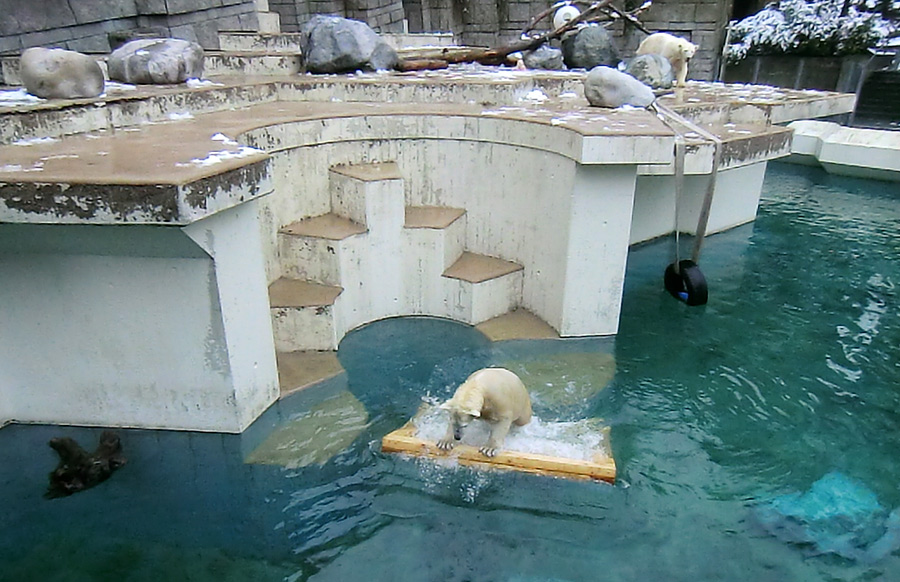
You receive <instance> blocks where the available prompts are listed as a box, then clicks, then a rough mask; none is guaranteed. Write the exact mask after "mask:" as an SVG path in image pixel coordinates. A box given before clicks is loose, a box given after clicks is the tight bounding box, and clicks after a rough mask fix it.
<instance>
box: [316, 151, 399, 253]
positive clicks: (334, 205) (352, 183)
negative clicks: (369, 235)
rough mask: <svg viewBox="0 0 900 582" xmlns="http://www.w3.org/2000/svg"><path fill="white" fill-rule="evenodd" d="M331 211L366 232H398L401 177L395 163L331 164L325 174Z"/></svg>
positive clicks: (392, 234)
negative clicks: (363, 228) (365, 229)
mask: <svg viewBox="0 0 900 582" xmlns="http://www.w3.org/2000/svg"><path fill="white" fill-rule="evenodd" d="M328 182H329V187H330V189H331V210H332V212H334V213H335V214H338V215H340V216H344V217H346V218H349V219H350V220H352V221H354V222H358V223H360V224H365V225H366V226H367V227H368V229H369V231H372V232H387V233H390V234H389V235H390V236H396V235H399V232H400V228H401V227H402V225H403V219H404V213H403V204H404V202H403V199H404V194H403V176H402V175H401V174H400V168H399V167H398V166H397V164H396V162H380V163H371V164H349V165H343V166H334V167H332V168H330V171H329V173H328Z"/></svg>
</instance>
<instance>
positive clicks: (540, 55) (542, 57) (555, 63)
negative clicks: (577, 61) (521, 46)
mask: <svg viewBox="0 0 900 582" xmlns="http://www.w3.org/2000/svg"><path fill="white" fill-rule="evenodd" d="M522 60H523V61H524V62H525V66H526V67H528V68H529V69H546V70H548V71H561V70H563V69H565V68H566V64H565V62H563V53H562V51H561V50H559V49H558V48H553V47H551V46H547V45H546V44H542V45H541V46H539V47H538V48H536V49H534V50H533V51H524V52H523V53H522Z"/></svg>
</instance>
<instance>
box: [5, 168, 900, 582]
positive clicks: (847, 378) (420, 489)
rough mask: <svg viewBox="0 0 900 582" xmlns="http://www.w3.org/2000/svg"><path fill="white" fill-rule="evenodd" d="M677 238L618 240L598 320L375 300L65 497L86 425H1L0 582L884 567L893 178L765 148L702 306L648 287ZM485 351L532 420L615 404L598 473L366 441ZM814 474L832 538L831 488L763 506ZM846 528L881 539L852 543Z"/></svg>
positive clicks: (809, 571)
mask: <svg viewBox="0 0 900 582" xmlns="http://www.w3.org/2000/svg"><path fill="white" fill-rule="evenodd" d="M682 242H683V243H684V241H682ZM672 257H673V240H671V239H667V240H662V241H657V242H653V243H650V244H645V245H642V246H640V247H638V248H635V249H633V250H632V252H631V254H630V256H629V264H628V272H627V275H626V290H625V298H624V302H623V313H622V319H621V326H620V330H619V334H618V336H617V337H616V338H615V339H610V338H606V339H580V340H571V341H570V340H566V341H514V342H502V343H498V344H491V343H490V342H488V341H487V340H486V339H485V338H484V337H483V336H481V334H479V333H478V332H477V331H475V330H474V329H472V328H470V327H468V326H464V325H461V324H456V323H453V322H449V321H443V320H437V319H429V318H408V319H395V320H388V321H383V322H378V323H375V324H372V325H369V326H367V327H364V328H362V329H360V330H357V331H356V332H353V333H351V334H350V335H348V336H347V337H346V338H345V340H344V341H343V343H342V344H341V349H340V351H339V354H338V355H339V358H340V359H341V362H342V364H343V365H344V368H345V369H346V374H345V375H342V376H338V377H336V378H334V379H332V380H329V381H326V382H323V383H322V384H320V385H318V386H316V387H314V388H310V389H307V390H304V391H302V392H300V393H298V394H296V395H295V396H292V397H290V398H288V399H286V400H284V401H282V402H281V403H279V404H278V405H276V406H274V407H273V408H272V409H271V410H270V411H269V412H267V413H266V414H265V415H264V416H263V417H262V418H261V419H260V420H259V421H258V422H257V423H256V424H255V425H254V426H253V427H251V429H249V430H248V431H247V432H246V433H245V434H244V435H240V436H238V435H210V434H188V433H174V432H165V431H144V430H122V431H119V432H120V435H121V436H122V441H123V446H124V449H125V453H126V456H127V457H128V464H127V465H126V466H125V467H124V468H122V469H121V470H120V471H119V472H118V473H116V474H114V475H113V477H112V478H111V479H110V480H109V481H107V482H105V483H103V484H101V485H99V486H97V487H95V488H93V489H91V490H89V491H85V492H82V493H79V494H76V495H74V496H72V497H67V498H62V499H55V500H45V499H44V498H43V497H42V494H43V492H44V489H45V488H46V483H47V473H48V472H49V471H50V470H51V469H52V468H53V467H54V466H55V463H56V461H55V457H54V453H53V451H52V450H51V449H50V448H49V447H48V446H47V444H46V443H47V441H48V440H49V438H51V437H52V436H60V435H65V436H72V437H73V438H76V439H77V440H78V441H79V442H81V443H82V444H83V445H85V447H86V448H93V446H95V444H96V442H97V439H98V438H99V432H100V431H99V430H95V429H85V428H72V427H45V426H16V425H13V426H9V427H6V428H4V429H3V430H0V467H2V472H0V504H2V507H3V510H2V513H0V515H2V520H3V521H2V523H3V525H4V526H5V527H3V528H2V530H0V580H4V581H5V580H9V581H30V580H35V581H37V580H40V581H55V580H59V581H67V582H68V581H82V580H84V581H106V580H110V581H112V580H115V581H123V580H148V581H149V580H154V581H156V580H197V581H206V580H210V581H212V580H216V581H222V580H226V581H229V580H235V581H237V580H241V581H244V580H254V581H268V580H289V581H302V580H310V581H330V580H340V581H347V582H353V581H357V580H358V581H371V582H375V581H382V580H383V581H388V580H390V581H395V580H423V581H431V580H435V581H459V582H463V581H504V582H505V581H509V582H513V581H516V582H519V581H521V582H524V581H529V582H531V581H572V582H574V581H582V580H584V581H587V580H591V581H593V580H616V581H647V580H666V581H680V580H684V581H690V582H695V581H697V580H754V581H766V580H771V581H783V580H792V581H805V580H809V581H813V580H815V581H819V580H885V581H889V580H898V579H900V551H896V550H897V546H900V537H898V538H897V540H896V543H894V541H895V540H894V537H892V536H893V533H895V532H894V530H893V529H892V527H893V522H892V521H891V518H890V517H888V514H889V512H890V511H892V510H894V509H895V508H898V507H900V487H898V485H900V456H898V451H900V352H898V346H900V193H898V191H897V187H896V185H894V184H889V183H882V182H867V181H862V180H852V179H842V178H836V177H832V176H829V175H827V174H825V173H823V172H821V171H819V170H814V169H806V168H799V167H793V166H784V165H778V164H772V165H770V168H769V172H768V174H767V178H766V186H765V191H764V198H763V201H762V204H761V207H760V211H759V218H758V220H757V221H756V222H755V223H754V224H751V225H747V226H744V227H740V228H738V229H734V230H732V231H729V232H727V233H723V234H720V235H716V236H714V237H711V238H710V239H709V240H708V241H707V243H706V245H705V248H704V255H703V257H702V259H701V265H702V267H703V270H704V273H705V275H706V277H707V280H708V282H709V286H710V301H709V303H708V304H707V305H706V306H702V307H689V306H687V305H685V304H683V303H680V302H678V301H676V300H674V299H672V298H671V297H670V296H668V295H667V294H666V292H665V291H664V290H663V288H662V274H663V270H664V269H665V266H666V265H667V264H668V262H670V261H671V259H672ZM489 364H499V365H506V366H508V367H510V368H512V369H514V370H516V371H517V372H519V373H520V375H522V377H523V379H524V380H525V383H526V385H528V386H529V388H530V389H531V390H532V394H533V399H534V409H535V413H536V414H537V415H538V416H539V417H540V418H541V420H542V421H547V422H553V421H574V420H582V419H592V418H601V419H603V422H604V423H605V424H608V425H609V426H611V427H612V431H611V440H612V448H613V451H614V453H615V457H616V461H617V464H618V468H619V480H618V483H617V484H616V485H615V486H610V485H606V484H602V483H592V482H581V481H567V480H562V479H553V478H543V477H536V476H529V475H523V474H517V473H486V472H479V471H475V470H471V469H465V468H459V467H454V466H447V465H435V464H432V463H429V462H427V461H422V460H412V459H408V458H403V457H399V456H393V455H384V454H382V453H381V452H380V450H379V441H380V439H381V437H382V436H383V435H384V434H386V433H387V432H390V431H391V430H393V429H395V428H397V427H399V426H400V425H402V424H403V423H404V422H406V420H407V419H409V418H410V417H411V416H413V415H414V414H415V413H416V411H417V410H418V408H419V407H420V405H421V404H422V403H423V401H437V400H440V399H443V398H447V397H449V396H450V394H451V393H452V391H453V389H454V387H455V385H456V384H457V383H459V382H460V381H462V380H463V379H464V378H465V376H466V375H468V373H470V372H471V371H472V370H474V369H476V368H478V367H481V366H484V365H489ZM598 422H599V421H598ZM335 443H340V444H339V445H336V444H335ZM245 460H248V461H251V462H245ZM827 475H838V476H840V478H839V479H837V480H828V479H824V480H823V478H824V477H826V476H827ZM835 482H837V483H839V484H846V483H851V484H852V485H853V487H854V488H855V489H852V490H847V489H842V490H840V491H837V492H834V493H835V496H834V497H833V498H830V503H831V505H832V509H833V507H834V506H839V505H842V504H844V505H846V504H851V505H852V503H854V502H856V501H857V500H858V499H859V498H863V497H864V498H865V500H866V501H867V503H868V505H867V507H868V508H869V509H868V511H869V513H868V514H866V515H864V516H863V517H860V518H859V519H861V520H862V521H863V522H864V523H862V525H861V526H860V528H861V529H860V528H857V529H856V530H852V532H851V533H852V535H851V534H847V533H846V532H848V531H851V530H848V529H847V528H848V527H850V528H852V527H855V526H856V525H859V524H858V523H856V522H854V521H853V520H854V519H856V517H859V516H850V517H848V516H847V515H842V516H841V515H839V516H837V517H835V518H834V519H833V520H831V521H828V517H829V516H828V514H829V506H827V504H826V506H821V507H816V508H814V510H815V511H816V512H818V513H817V515H818V517H823V516H824V517H823V519H824V520H825V521H824V522H821V523H819V524H818V525H817V526H816V527H814V528H812V529H810V530H806V529H804V528H803V527H802V524H801V523H800V522H798V521H796V520H793V521H792V520H791V519H788V518H787V517H785V518H784V519H783V521H781V522H778V523H775V524H774V525H773V523H772V522H771V520H770V519H769V520H767V518H771V516H772V512H771V511H769V512H768V513H766V512H765V511H766V510H771V509H772V508H773V507H777V508H783V507H785V503H786V502H785V500H793V501H796V500H797V499H798V498H799V496H801V495H803V494H806V493H808V492H810V491H811V490H815V488H816V487H817V486H820V485H822V484H825V483H835ZM841 486H843V485H841ZM854 492H855V493H854ZM860 492H861V493H860ZM856 494H859V495H856ZM854 495H856V496H854ZM860 496H861V497H860ZM804 499H810V497H806V498H804ZM816 499H819V498H816ZM814 501H815V500H814ZM873 506H874V507H875V509H874V510H872V509H871V508H872V507H873ZM860 515H861V514H860ZM795 517H796V516H795ZM822 523H825V525H824V526H823V525H822ZM798 524H799V525H798ZM848 524H849V525H848ZM862 530H865V531H864V532H863V533H860V532H861V531H862ZM823 531H824V534H822V532H823ZM820 534H821V535H820ZM842 535H843V537H841V536H842ZM804 536H806V537H804ZM823 536H824V537H823ZM829 536H830V537H829ZM853 536H856V537H855V538H854V539H857V541H859V540H862V541H860V542H859V544H857V545H862V546H867V547H871V546H872V545H873V544H872V542H873V541H874V540H881V541H882V546H880V547H883V548H886V550H884V551H880V552H868V553H866V552H864V551H858V552H856V553H853V552H850V553H848V551H846V550H847V548H848V547H850V546H852V545H853V544H852V543H849V545H848V542H847V539H848V537H853ZM823 539H825V542H827V543H831V544H832V545H831V546H828V545H827V543H824V545H823ZM817 543H818V545H817ZM857 549H858V548H857ZM863 549H865V547H863Z"/></svg>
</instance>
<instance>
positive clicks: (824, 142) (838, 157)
mask: <svg viewBox="0 0 900 582" xmlns="http://www.w3.org/2000/svg"><path fill="white" fill-rule="evenodd" d="M788 127H789V128H790V129H791V130H793V132H794V140H793V142H792V145H791V156H790V157H789V158H788V159H787V161H789V162H794V163H799V164H808V165H819V166H821V167H823V168H825V170H826V171H827V172H828V173H830V174H837V175H841V176H854V177H857V178H871V179H875V180H888V181H893V182H897V181H900V132H897V131H880V130H874V129H861V128H858V127H844V126H841V125H838V124H836V123H830V122H827V121H815V120H801V121H795V122H793V123H791V124H790V125H788Z"/></svg>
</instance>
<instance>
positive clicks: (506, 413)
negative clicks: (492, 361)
mask: <svg viewBox="0 0 900 582" xmlns="http://www.w3.org/2000/svg"><path fill="white" fill-rule="evenodd" d="M441 408H443V409H445V410H449V411H450V425H449V426H448V427H447V433H446V435H444V437H443V438H442V439H441V440H439V441H438V442H437V446H438V448H440V449H442V450H444V451H449V450H450V449H452V448H453V446H454V444H456V443H455V442H454V441H459V440H462V431H463V429H464V428H465V427H466V426H468V425H469V423H471V422H472V420H474V419H476V418H480V419H482V420H484V421H486V422H487V423H488V424H489V425H490V427H491V436H490V437H489V438H488V442H487V444H486V445H484V446H483V447H480V448H479V450H480V451H481V452H482V453H483V454H484V455H485V456H488V457H493V456H496V454H497V452H498V451H499V449H500V447H501V446H503V441H504V440H505V439H506V434H507V433H508V432H509V429H510V426H512V424H513V423H515V425H516V426H525V425H526V424H528V423H529V422H531V398H530V397H529V396H528V390H526V389H525V385H524V384H523V383H522V380H521V379H519V377H518V376H516V374H515V373H513V372H510V371H509V370H507V369H506V368H482V369H481V370H478V371H477V372H473V373H472V374H471V375H470V376H469V377H468V378H466V381H465V382H463V383H462V384H461V385H460V386H459V388H457V389H456V393H454V394H453V398H451V399H450V400H448V401H447V402H445V403H443V404H442V405H441Z"/></svg>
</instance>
